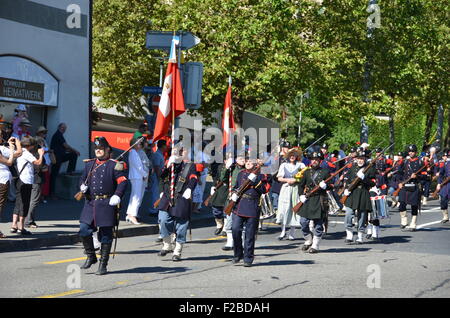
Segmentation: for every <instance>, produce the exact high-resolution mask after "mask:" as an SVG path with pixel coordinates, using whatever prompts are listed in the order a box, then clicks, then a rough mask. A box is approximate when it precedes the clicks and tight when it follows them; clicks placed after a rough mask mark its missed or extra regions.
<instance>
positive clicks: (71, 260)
mask: <svg viewBox="0 0 450 318" xmlns="http://www.w3.org/2000/svg"><path fill="white" fill-rule="evenodd" d="M97 257H100V255H98V254H97ZM85 259H86V256H84V257H78V258H71V259H63V260H61V261H52V262H45V263H44V264H47V265H53V264H62V263H70V262H76V261H82V260H85Z"/></svg>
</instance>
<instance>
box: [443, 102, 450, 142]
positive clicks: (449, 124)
mask: <svg viewBox="0 0 450 318" xmlns="http://www.w3.org/2000/svg"><path fill="white" fill-rule="evenodd" d="M444 148H450V110H448V109H447V134H446V136H445V141H444Z"/></svg>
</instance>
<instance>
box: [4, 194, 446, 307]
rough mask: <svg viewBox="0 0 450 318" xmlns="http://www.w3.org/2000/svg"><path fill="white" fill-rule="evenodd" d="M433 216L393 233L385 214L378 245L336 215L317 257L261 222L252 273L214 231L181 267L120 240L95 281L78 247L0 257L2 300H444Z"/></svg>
mask: <svg viewBox="0 0 450 318" xmlns="http://www.w3.org/2000/svg"><path fill="white" fill-rule="evenodd" d="M440 219H441V214H440V211H439V209H438V208H437V202H436V201H434V202H432V203H431V204H430V205H428V206H426V207H425V209H424V211H423V213H422V214H421V216H420V218H419V221H418V224H419V226H418V228H419V229H418V231H416V232H414V233H409V232H401V231H400V229H399V228H398V224H399V215H398V213H396V212H393V213H391V218H390V219H387V220H384V221H383V222H382V231H381V234H382V242H381V243H367V244H364V245H345V244H344V243H343V239H344V228H343V224H342V223H343V217H334V218H332V220H331V226H330V229H329V233H328V235H327V236H326V238H325V239H324V240H323V241H322V245H321V253H319V254H316V255H311V254H306V253H303V252H301V251H300V249H299V247H300V246H301V244H302V243H303V239H302V238H301V237H302V235H300V233H299V231H297V239H296V240H294V241H278V240H277V236H278V235H279V226H277V225H276V224H273V223H270V222H269V221H267V222H266V224H265V225H266V226H267V229H266V230H265V231H261V232H260V234H259V236H258V240H257V244H256V251H255V254H256V258H255V262H254V266H253V267H250V268H245V267H243V265H242V264H238V265H233V264H231V256H232V253H231V252H224V251H222V250H221V247H222V246H223V245H224V243H225V239H224V238H222V237H215V236H214V235H213V234H212V233H213V231H214V228H213V227H201V228H196V229H194V230H193V238H192V241H190V242H189V243H188V244H187V245H186V246H185V249H184V251H183V261H182V262H173V261H172V260H171V257H170V256H169V255H168V256H166V257H163V258H161V257H158V256H157V253H158V251H159V248H160V244H158V243H156V242H155V239H156V237H157V235H147V236H136V237H130V238H122V239H120V240H119V243H118V254H117V255H116V257H115V259H113V260H111V261H110V265H109V267H108V269H109V273H108V275H105V276H97V275H94V272H95V271H96V269H97V265H94V266H93V268H91V269H89V270H84V271H82V270H79V267H78V266H79V265H81V264H82V263H83V253H82V248H81V245H80V244H77V245H68V246H58V247H51V248H41V249H36V250H31V251H30V250H29V251H22V252H10V253H2V254H1V259H2V266H1V269H0V297H44V296H46V297H87V298H92V297H107V298H109V297H130V298H136V297H137V298H140V297H149V298H159V297H176V298H187V299H191V298H194V299H197V298H212V297H217V298H229V297H233V298H241V297H244V298H262V299H266V298H287V297H294V298H297V297H312V298H318V297H333V298H339V297H376V298H378V297H381V298H383V297H450V246H449V242H450V225H448V224H446V225H442V224H440V223H439V220H440Z"/></svg>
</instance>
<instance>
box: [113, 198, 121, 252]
mask: <svg viewBox="0 0 450 318" xmlns="http://www.w3.org/2000/svg"><path fill="white" fill-rule="evenodd" d="M115 210H116V226H115V228H114V236H115V237H114V250H113V257H112V258H113V259H114V256H116V247H117V239H118V237H119V221H120V203H119V204H118V205H117V206H116V208H115Z"/></svg>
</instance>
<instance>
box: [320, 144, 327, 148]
mask: <svg viewBox="0 0 450 318" xmlns="http://www.w3.org/2000/svg"><path fill="white" fill-rule="evenodd" d="M320 148H322V149H328V145H327V144H322V146H321V147H320Z"/></svg>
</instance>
